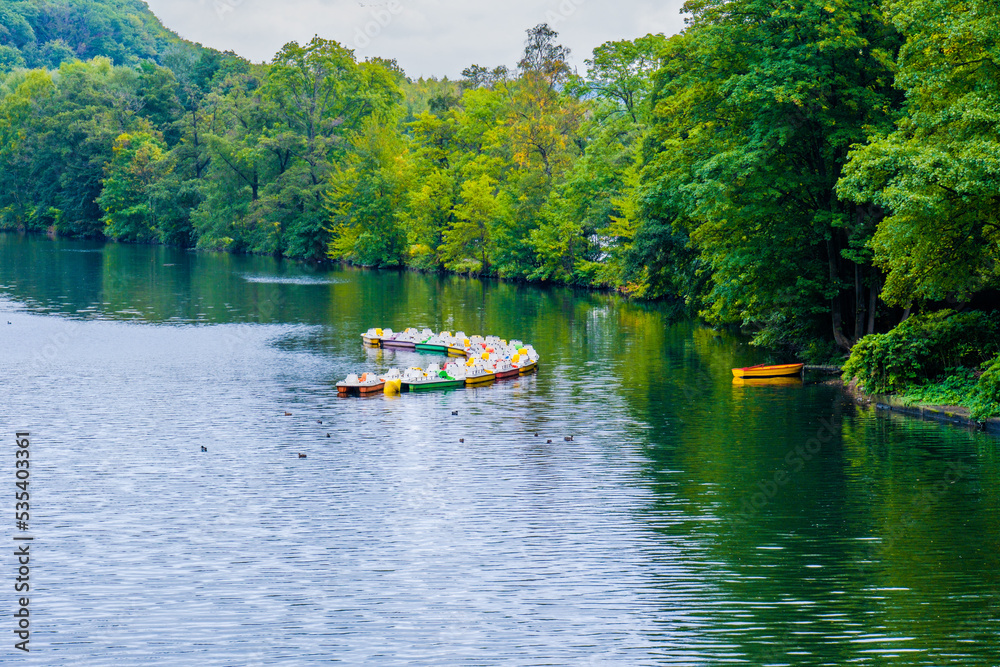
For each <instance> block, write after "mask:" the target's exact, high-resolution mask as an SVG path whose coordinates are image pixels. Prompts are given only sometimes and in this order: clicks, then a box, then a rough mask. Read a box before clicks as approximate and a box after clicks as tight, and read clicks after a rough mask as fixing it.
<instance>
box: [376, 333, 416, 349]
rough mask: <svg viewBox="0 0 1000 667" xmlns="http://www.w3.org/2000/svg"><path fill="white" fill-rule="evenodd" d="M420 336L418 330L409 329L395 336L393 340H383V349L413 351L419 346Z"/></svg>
mask: <svg viewBox="0 0 1000 667" xmlns="http://www.w3.org/2000/svg"><path fill="white" fill-rule="evenodd" d="M418 335H419V334H418V332H417V330H416V329H412V328H408V329H405V330H403V331H400V332H399V333H397V334H394V335H393V336H392V337H391V338H383V339H382V347H390V348H396V349H402V350H412V349H413V348H414V347H415V346H416V344H417V336H418Z"/></svg>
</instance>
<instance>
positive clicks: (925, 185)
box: [839, 0, 1000, 305]
mask: <svg viewBox="0 0 1000 667" xmlns="http://www.w3.org/2000/svg"><path fill="white" fill-rule="evenodd" d="M888 14H889V18H890V20H891V22H892V24H893V25H894V26H896V28H897V29H898V30H900V31H901V32H902V33H903V34H905V35H906V43H905V45H904V46H903V48H902V50H901V51H900V54H899V59H898V73H897V76H896V85H897V86H899V87H900V88H901V89H902V90H904V91H905V93H906V114H905V115H904V116H903V117H902V118H900V120H899V122H898V123H897V124H896V127H895V128H892V129H884V130H881V131H878V132H876V133H874V134H873V136H872V137H871V138H870V140H869V141H868V142H867V144H866V145H863V146H858V147H857V148H856V149H855V150H854V151H853V153H852V157H851V162H850V164H849V165H848V168H847V169H846V171H845V177H844V179H843V181H842V183H841V184H840V186H839V191H840V192H841V193H842V195H843V196H845V197H847V198H850V199H853V200H855V201H858V202H870V203H872V204H873V205H875V206H877V207H880V208H881V209H882V210H884V211H885V213H886V216H885V218H884V219H883V220H882V221H881V222H880V223H879V227H878V231H877V232H876V233H875V235H874V237H873V238H872V239H871V243H870V246H871V248H872V249H873V250H874V253H875V262H876V263H877V264H878V265H879V266H880V267H881V268H882V269H883V270H885V271H886V272H887V274H888V275H887V279H886V283H885V290H884V292H883V297H884V298H885V299H886V301H888V302H889V303H894V304H900V305H906V304H909V303H910V302H911V301H913V300H914V299H915V298H916V299H918V300H927V299H930V300H943V299H944V298H945V297H946V296H948V295H949V294H954V295H955V296H957V298H959V299H965V298H967V297H968V296H969V295H971V294H972V293H974V292H977V291H979V290H982V289H984V288H988V287H996V286H998V285H1000V275H998V273H997V266H998V264H997V260H998V259H1000V213H998V212H1000V194H998V193H1000V190H998V188H997V184H998V182H1000V138H998V135H997V126H998V122H1000V114H998V110H997V109H998V103H1000V78H998V76H997V75H998V72H1000V60H998V58H997V55H996V54H997V50H998V47H1000V16H998V14H997V12H996V5H995V4H994V3H990V2H981V1H979V0H972V1H971V2H961V3H956V2H951V1H948V0H916V1H912V0H907V2H892V3H890V4H889V5H888Z"/></svg>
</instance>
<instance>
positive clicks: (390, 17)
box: [147, 0, 684, 78]
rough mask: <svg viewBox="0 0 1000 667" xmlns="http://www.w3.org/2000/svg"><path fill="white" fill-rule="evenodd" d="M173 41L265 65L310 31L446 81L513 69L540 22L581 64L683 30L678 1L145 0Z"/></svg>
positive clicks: (412, 72) (414, 74) (408, 70)
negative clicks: (628, 43) (596, 52)
mask: <svg viewBox="0 0 1000 667" xmlns="http://www.w3.org/2000/svg"><path fill="white" fill-rule="evenodd" d="M147 4H148V5H149V7H150V8H151V9H152V10H153V12H154V13H155V14H156V15H157V16H158V17H160V19H161V20H162V21H163V23H164V24H165V25H166V26H167V27H168V28H170V29H172V30H174V31H176V32H177V33H179V34H180V35H181V36H182V37H184V38H186V39H190V40H193V41H196V42H201V43H202V44H204V45H206V46H211V47H213V48H216V49H220V50H232V51H235V52H236V53H238V54H240V55H242V56H244V57H246V58H249V59H250V60H253V61H257V62H260V61H270V60H271V58H272V57H273V56H274V54H275V53H276V52H277V51H278V50H279V49H280V48H281V47H282V46H283V45H284V44H286V43H287V42H290V41H293V40H294V41H297V42H299V43H305V42H308V41H309V40H310V39H311V38H312V37H313V35H319V36H320V37H325V38H327V39H335V40H337V41H338V42H340V43H341V44H344V45H345V46H347V47H349V48H354V49H355V50H356V52H357V55H358V56H359V57H367V56H381V57H384V58H395V59H396V60H397V61H398V62H399V64H400V66H401V67H402V68H403V69H404V70H406V73H407V74H408V75H410V76H411V77H417V76H449V77H453V78H454V77H456V76H458V75H459V72H461V71H462V69H463V68H465V67H466V66H468V65H470V64H472V63H477V64H480V65H484V66H488V67H493V66H496V65H508V66H513V65H514V64H515V63H516V62H517V60H518V58H519V57H520V54H521V50H522V48H523V44H524V37H525V34H524V31H525V30H527V29H528V28H531V27H533V26H535V25H537V24H538V23H542V22H547V23H549V24H550V25H551V26H552V27H553V28H554V29H555V30H557V31H558V32H559V41H560V43H562V44H564V45H565V46H568V47H570V49H572V51H573V58H572V60H573V64H575V65H577V66H579V67H580V68H581V69H582V68H583V61H584V60H585V59H586V58H588V57H589V56H590V54H591V52H592V51H593V49H594V48H595V47H596V46H599V45H600V44H603V43H604V42H606V41H609V40H619V39H634V38H636V37H640V36H642V35H645V34H647V33H650V32H653V33H656V32H663V33H666V34H668V35H669V34H673V33H676V32H679V31H680V30H682V29H683V27H684V21H683V18H682V16H681V14H680V7H681V4H682V0H667V1H666V2H655V1H653V0H618V1H617V2H613V3H612V2H609V1H608V0H543V1H542V2H538V1H537V0H535V1H532V0H507V2H504V3H484V2H468V1H465V2H462V1H460V0H284V1H283V2H281V3H280V4H279V3H275V2H268V1H267V0H147Z"/></svg>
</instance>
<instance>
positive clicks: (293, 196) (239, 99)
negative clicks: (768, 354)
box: [0, 0, 1000, 388]
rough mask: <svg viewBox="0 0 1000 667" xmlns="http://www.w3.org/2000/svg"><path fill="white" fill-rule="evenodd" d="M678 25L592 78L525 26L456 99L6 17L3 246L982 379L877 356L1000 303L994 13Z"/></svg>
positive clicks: (116, 17)
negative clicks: (553, 304) (571, 294)
mask: <svg viewBox="0 0 1000 667" xmlns="http://www.w3.org/2000/svg"><path fill="white" fill-rule="evenodd" d="M686 10H687V11H688V12H689V14H690V17H691V18H690V21H689V26H688V28H687V29H686V30H685V31H684V32H683V33H681V34H679V35H675V36H673V37H670V38H667V37H665V36H663V35H646V36H643V37H638V38H636V39H633V40H619V41H612V42H607V43H606V44H602V45H600V46H599V47H597V48H596V49H595V50H594V51H593V53H592V54H591V56H590V57H589V58H587V59H585V63H586V72H585V73H583V74H578V73H576V72H574V71H572V70H571V68H570V66H569V64H568V56H569V50H568V49H567V48H566V47H565V46H563V45H562V44H561V43H560V42H559V35H558V33H557V32H556V31H555V30H553V29H552V27H551V26H549V25H547V24H539V25H537V26H535V27H534V28H531V29H529V30H527V31H526V35H525V36H526V39H525V41H524V50H523V53H522V55H521V57H520V58H519V60H518V62H517V63H516V65H514V66H508V65H502V64H501V65H496V66H489V67H487V66H482V65H478V64H477V65H471V66H469V67H467V68H465V69H464V70H463V78H462V79H461V80H459V81H449V80H448V79H440V80H439V79H418V80H410V79H408V78H407V77H406V76H405V74H404V73H403V72H402V71H401V70H400V69H399V67H398V66H397V65H396V63H395V62H394V61H391V60H385V59H379V58H371V59H368V60H365V61H361V62H359V61H358V60H357V58H356V57H355V54H354V53H353V52H352V51H351V50H350V49H347V48H345V47H344V46H343V45H341V44H338V43H337V42H334V41H331V40H327V39H323V38H321V37H319V36H317V37H315V38H313V39H312V40H311V41H309V42H308V43H306V44H298V43H296V42H290V43H288V44H286V45H285V46H284V47H282V48H281V50H280V51H279V52H278V53H277V54H276V55H275V57H274V59H273V60H272V61H271V62H270V63H267V64H253V63H250V62H247V61H246V60H244V59H242V58H239V57H238V56H236V55H235V54H232V53H219V52H216V51H212V50H210V49H204V48H202V47H200V46H198V45H196V44H191V43H188V42H184V41H183V40H180V39H178V38H177V37H176V36H175V35H173V34H172V33H170V32H169V31H167V30H166V29H164V28H163V27H162V26H161V25H159V23H158V22H157V21H156V19H155V17H153V16H152V14H150V13H149V11H148V9H147V8H146V7H145V5H144V4H143V3H142V2H141V0H98V1H95V2H89V3H85V2H82V0H19V1H12V0H0V19H2V20H0V228H3V229H23V230H32V231H41V230H46V229H54V230H55V231H57V232H58V233H59V234H64V235H79V236H94V237H108V238H115V239H120V240H123V241H138V242H159V243H174V244H179V245H185V246H197V247H200V248H207V249H219V250H227V251H231V252H254V253H270V254H275V255H284V256H287V257H293V258H298V259H304V260H308V261H325V260H336V261H346V262H355V263H358V264H363V265H366V266H398V265H408V266H413V267H417V268H420V269H424V270H445V271H456V272H462V273H474V274H483V275H492V276H498V277H502V278H507V279H513V280H529V281H549V282H558V283H563V284H571V285H583V286H594V287H606V288H611V289H615V290H617V291H619V292H620V293H622V294H624V295H626V296H628V297H630V298H635V299H670V300H672V301H674V303H675V304H676V307H677V308H678V309H684V310H686V311H687V312H689V313H696V312H699V313H701V314H702V316H703V317H704V318H705V319H707V320H709V321H711V322H712V323H714V324H718V325H734V326H740V327H743V328H744V329H745V330H747V331H748V332H750V333H751V334H753V336H754V341H755V342H756V343H757V344H760V345H766V346H773V347H784V349H788V346H791V347H793V348H794V349H796V350H797V351H798V352H799V353H801V354H803V355H805V356H807V357H810V358H815V359H819V358H824V357H831V356H836V353H835V352H834V351H833V347H832V346H836V349H837V350H838V351H839V352H841V353H844V352H846V351H847V350H848V349H850V348H851V347H852V345H853V346H854V350H855V355H854V356H852V361H851V364H853V365H852V366H850V367H851V368H853V369H855V370H856V371H857V374H858V376H859V377H863V378H864V381H865V382H866V383H871V385H872V386H878V387H882V388H888V387H901V386H905V385H907V383H909V384H911V385H912V384H913V383H917V384H918V385H919V384H921V383H925V382H926V381H927V380H929V379H933V378H934V377H935V374H940V373H941V372H943V370H944V369H945V368H950V367H959V366H962V365H965V366H966V367H972V366H974V365H975V364H978V363H980V362H982V361H983V360H984V359H985V358H987V357H991V356H992V355H993V354H995V341H992V340H991V339H988V337H986V338H984V337H983V336H982V335H980V334H981V333H982V331H981V329H980V328H977V327H979V324H981V322H980V323H979V324H977V323H976V321H973V320H974V319H975V317H977V316H974V315H970V314H966V313H961V314H942V315H934V314H926V315H921V316H918V317H915V318H911V319H910V320H907V321H906V322H904V324H903V325H901V326H900V327H897V328H896V329H894V330H893V331H890V332H889V333H887V334H882V336H881V337H879V336H876V335H873V334H875V332H876V331H885V330H887V329H888V328H889V327H891V326H892V325H893V324H895V323H896V322H898V321H899V316H900V314H901V310H902V307H907V308H908V309H909V307H910V306H911V301H912V302H913V305H915V306H916V307H917V309H918V310H923V311H927V310H930V309H931V308H933V301H934V300H943V299H948V300H949V302H955V300H956V299H957V300H959V301H962V300H966V299H969V298H972V297H973V296H976V295H977V294H981V293H982V292H983V291H984V290H987V289H992V288H995V287H1000V285H998V281H997V275H996V271H997V269H996V267H997V266H1000V262H998V260H1000V257H998V254H1000V248H998V242H1000V236H998V235H997V233H998V232H997V230H998V229H1000V221H998V219H997V217H996V216H997V210H1000V206H998V204H1000V201H998V200H997V195H996V192H997V191H998V188H997V187H996V185H997V180H998V178H997V176H998V173H1000V169H998V168H997V164H1000V162H998V160H997V155H1000V149H998V147H997V145H996V143H997V139H996V137H997V133H996V126H997V119H996V112H995V109H996V107H997V106H998V105H997V92H998V88H997V85H998V84H997V80H998V78H997V76H996V74H997V71H996V70H997V67H998V65H997V60H996V59H995V57H994V55H993V54H994V53H995V52H996V46H997V44H996V39H997V37H996V35H998V34H1000V31H998V30H997V28H998V27H1000V26H997V18H996V14H995V12H993V11H992V8H991V6H989V5H987V4H984V3H982V2H981V1H978V0H977V1H976V2H972V3H959V4H956V3H953V2H947V1H946V0H916V1H915V2H906V3H904V2H902V0H884V2H882V3H867V2H862V0H837V2H827V1H825V0H824V1H822V2H820V1H819V0H806V1H805V2H798V3H791V2H788V1H787V0H692V1H691V2H689V3H688V4H687V5H686ZM26 67H28V68H32V67H33V68H35V69H25V68H26ZM907 312H909V310H908V311H907ZM983 317H985V316H983ZM969 318H972V319H969ZM967 319H969V321H968V322H966V320H967ZM952 330H954V331H959V332H964V333H961V335H960V334H957V333H948V332H950V331H952ZM977 332H978V333H977ZM866 334H869V335H868V336H866ZM966 334H968V335H969V336H972V337H971V338H967V339H962V338H961V336H963V335H966ZM972 334H975V335H974V336H973V335H972ZM859 341H860V342H859ZM942 341H944V342H942ZM948 341H951V342H948ZM977 346H978V347H977ZM946 352H947V353H946ZM970 364H971V365H972V366H970ZM997 372H1000V371H995V372H994V371H990V370H989V369H987V371H985V372H984V373H983V375H982V377H984V378H991V377H994V375H995V374H996V373H997ZM991 373H992V374H991Z"/></svg>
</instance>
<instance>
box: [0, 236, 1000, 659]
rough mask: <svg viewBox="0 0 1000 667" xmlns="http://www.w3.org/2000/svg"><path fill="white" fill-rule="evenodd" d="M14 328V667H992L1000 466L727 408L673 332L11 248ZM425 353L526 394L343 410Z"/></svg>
mask: <svg viewBox="0 0 1000 667" xmlns="http://www.w3.org/2000/svg"><path fill="white" fill-rule="evenodd" d="M0 311H2V312H0V373H2V376H0V377H2V380H3V383H4V387H3V391H2V392H0V429H3V430H4V432H5V435H4V436H3V437H4V438H5V439H6V441H7V442H8V446H6V447H4V448H3V452H4V454H3V456H2V460H3V462H2V463H0V471H2V473H0V479H4V480H6V481H5V482H4V483H5V484H7V486H8V490H7V491H4V492H3V493H0V498H5V499H6V500H4V501H2V502H3V505H2V507H0V514H2V515H3V516H6V517H7V519H6V520H4V521H3V522H2V523H3V531H4V532H3V536H2V538H0V539H3V540H5V543H6V544H5V546H4V547H3V551H4V553H7V554H8V555H7V556H6V557H5V558H3V559H2V566H0V579H2V581H0V588H2V589H3V590H5V591H7V593H6V594H5V595H4V596H3V608H4V609H6V610H8V611H7V612H5V614H6V618H7V619H8V620H7V621H6V623H5V624H3V627H0V630H2V631H3V632H2V634H0V636H4V637H6V640H5V641H6V643H7V645H6V646H3V647H2V648H0V656H2V657H0V662H8V661H9V662H11V663H14V662H15V660H16V663H17V664H21V663H25V664H41V665H90V664H94V665H112V664H114V665H194V664H197V665H275V664H289V665H292V664H296V665H313V664H317V665H318V664H327V663H336V662H340V663H344V664H370V665H718V664H746V665H852V664H861V665H944V664H949V665H997V664H1000V642H998V641H997V637H998V636H1000V457H998V454H997V442H998V441H997V440H996V439H994V438H991V437H989V436H984V435H981V434H976V433H972V432H969V431H966V430H962V429H959V428H955V427H949V426H942V425H938V424H933V423H926V422H920V421H913V420H908V419H902V418H898V417H890V416H885V415H882V414H877V413H875V412H873V411H871V410H867V409H861V408H857V407H856V406H854V405H853V404H852V403H851V402H850V401H849V400H847V399H845V398H844V396H843V395H842V394H841V393H840V391H839V390H837V389H836V388H835V387H831V386H828V385H824V384H822V382H821V380H823V378H812V377H809V376H807V377H806V379H805V383H799V384H789V385H774V384H772V385H763V386H740V385H734V384H733V381H732V375H731V373H730V369H731V368H732V367H734V366H743V365H749V364H752V363H756V362H759V361H764V360H765V359H766V358H765V357H764V356H763V355H762V353H761V352H760V351H759V350H755V349H754V348H751V347H748V346H747V345H745V344H744V343H743V342H741V341H740V340H739V339H737V338H735V337H732V336H730V335H728V334H722V333H718V332H715V331H712V330H710V329H706V328H702V327H700V326H697V325H695V324H692V323H688V322H675V321H672V320H671V319H670V317H669V314H668V312H667V311H666V310H665V309H663V308H660V307H658V306H642V305H637V304H632V303H627V302H624V301H622V300H620V299H618V298H616V297H614V296H610V295H605V294H595V293H588V292H580V291H572V290H568V289H544V288H537V287H530V286H524V285H514V284H505V283H491V282H481V281H478V280H469V279H465V278H458V277H439V276H430V275H421V274H415V273H403V272H374V271H361V270H333V271H316V270H310V269H309V268H308V267H304V266H302V265H298V264H293V263H289V262H278V261H275V260H273V259H271V258H260V257H235V256H229V255H214V254H195V253H188V252H183V251H179V250H173V249H165V248H158V247H141V246H126V245H114V244H112V245H102V244H97V243H87V242H76V241H62V240H60V241H50V240H47V239H45V238H31V237H24V236H19V235H13V234H6V235H0ZM8 322H9V324H8ZM408 325H411V326H421V327H423V326H426V327H430V328H432V329H435V330H439V329H451V330H455V329H461V330H464V331H466V332H467V333H473V332H478V333H484V334H485V333H490V334H498V335H501V336H503V337H507V338H520V339H522V340H525V341H529V342H532V343H533V344H534V346H535V348H536V349H537V350H538V351H539V353H540V354H541V357H542V362H541V365H540V369H539V372H538V373H537V374H536V375H533V376H527V377H522V378H519V379H516V380H512V381H507V382H503V383H498V384H496V385H494V386H491V387H482V388H475V389H460V390H452V391H445V392H431V393H420V394H405V395H402V396H399V397H391V398H390V397H385V396H381V395H379V396H376V397H372V398H366V399H360V398H348V399H343V398H338V397H337V391H336V388H335V383H336V381H337V380H340V379H342V378H343V377H345V376H346V375H347V374H348V373H350V372H357V371H360V370H382V369H386V368H389V367H390V366H409V365H420V364H426V363H428V362H429V361H431V360H434V359H435V358H434V357H429V356H426V355H418V354H415V353H405V352H392V351H389V350H371V349H365V348H364V347H363V346H362V344H361V339H360V337H359V335H358V334H359V333H360V332H362V331H364V330H366V329H368V328H369V327H371V326H389V327H392V328H393V329H401V328H403V327H405V326H408ZM455 410H457V411H458V414H457V415H453V414H452V412H453V411H455ZM285 413H291V414H290V415H288V416H286V414H285ZM15 431H30V433H31V437H30V439H31V449H30V452H31V466H32V467H31V469H30V470H31V477H30V484H31V486H30V490H31V521H30V533H29V534H30V535H31V536H33V537H34V541H33V542H32V543H31V544H32V546H31V554H32V560H31V567H32V569H31V593H30V614H31V639H30V642H31V643H30V647H31V653H30V655H22V654H21V652H20V651H16V650H14V649H13V644H14V641H15V635H14V634H13V633H12V632H11V630H13V628H14V620H13V619H12V617H11V615H10V614H12V613H13V611H14V609H15V607H14V602H15V601H16V597H17V596H16V595H15V593H14V592H13V590H12V589H13V583H14V578H15V575H16V572H15V570H16V567H17V566H16V564H15V562H14V561H15V558H14V557H13V556H12V555H11V554H12V553H13V546H12V545H14V544H17V543H15V542H13V541H12V538H13V537H15V536H17V535H23V534H25V533H21V532H19V531H17V530H16V529H15V527H14V521H13V518H14V517H13V514H14V498H13V491H14V489H12V488H9V487H11V486H13V484H14V481H15V477H14V471H15V468H14V465H15V464H14V433H15ZM569 436H572V441H567V440H565V438H567V437H569ZM460 439H464V442H460ZM203 446H204V447H205V448H207V450H208V451H207V452H203V451H201V448H202V447H203ZM299 453H304V454H306V455H307V458H299V456H298V454H299Z"/></svg>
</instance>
